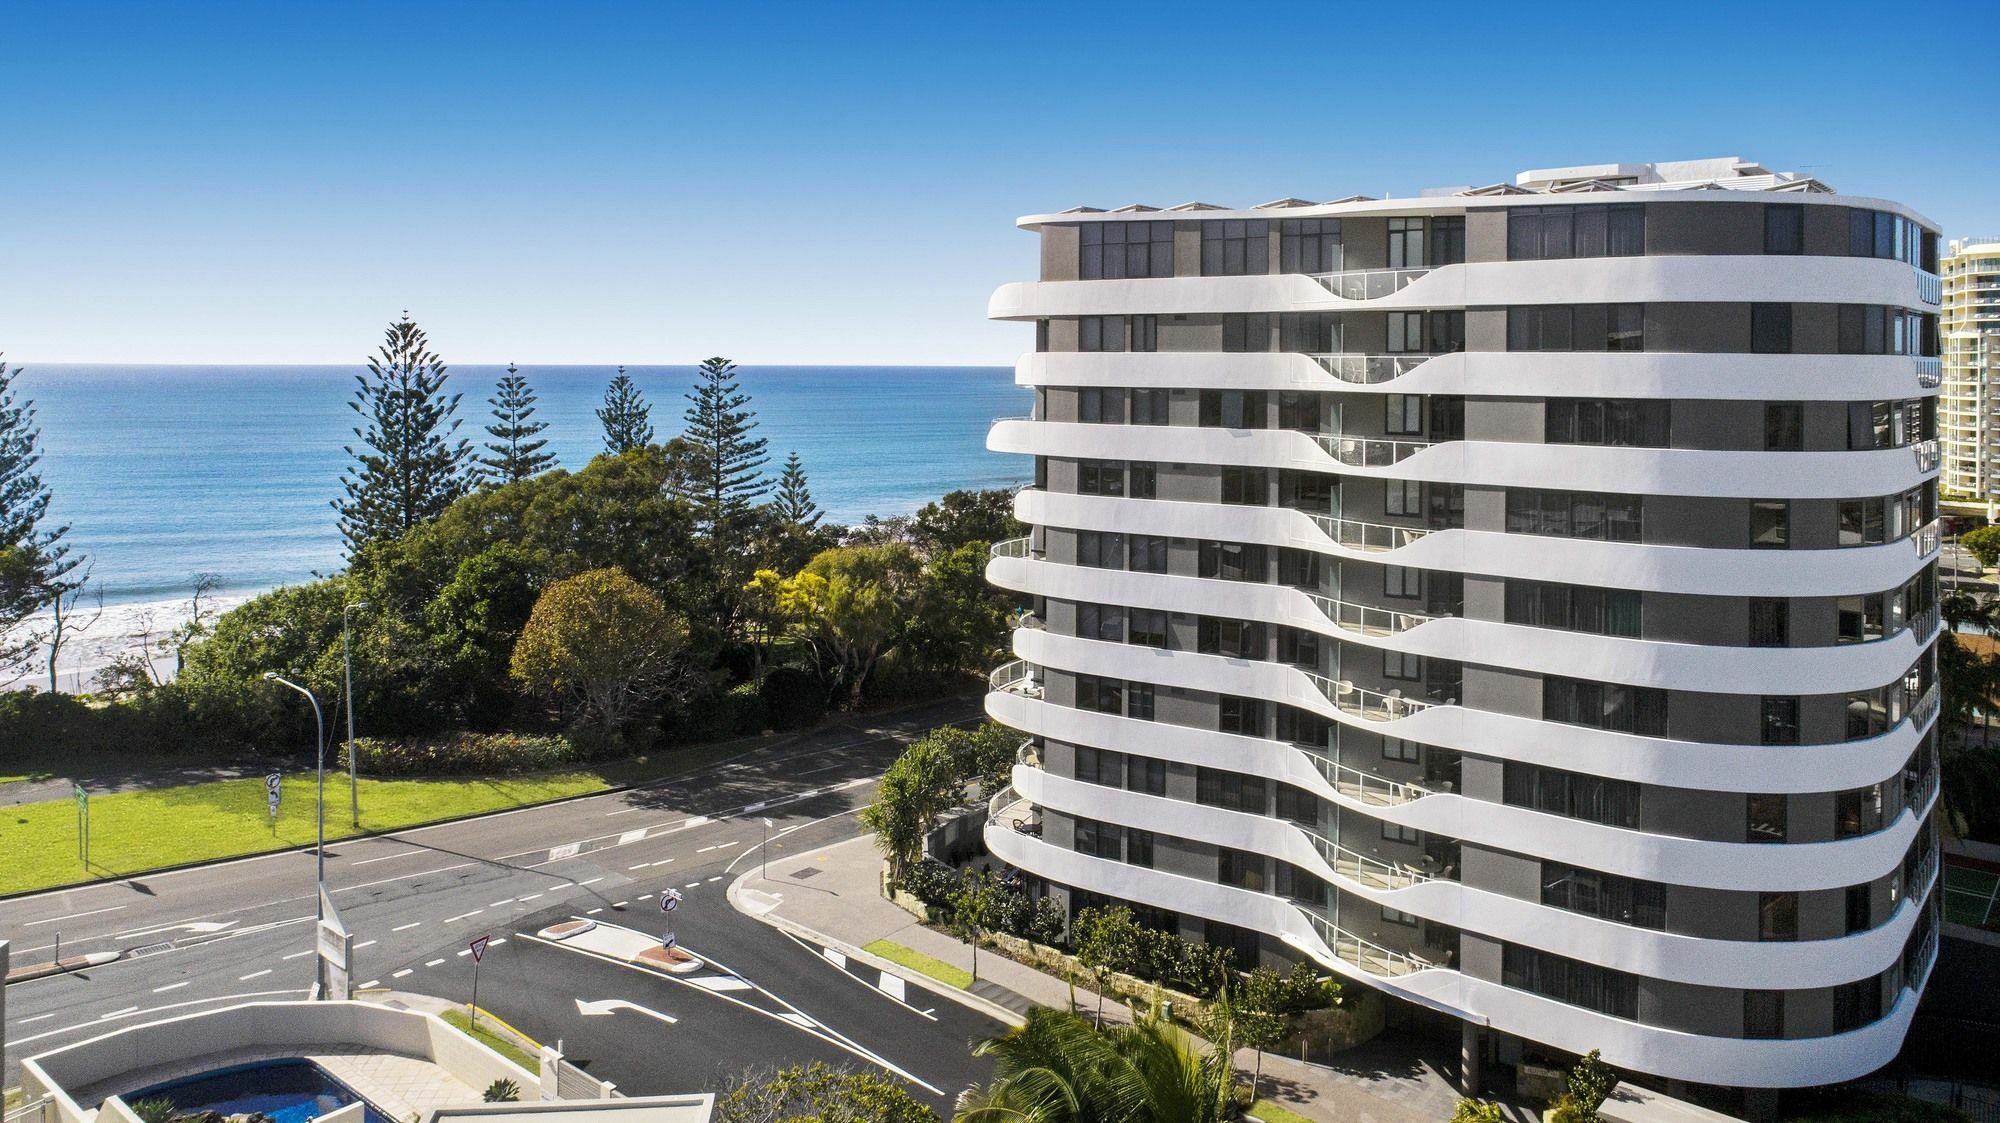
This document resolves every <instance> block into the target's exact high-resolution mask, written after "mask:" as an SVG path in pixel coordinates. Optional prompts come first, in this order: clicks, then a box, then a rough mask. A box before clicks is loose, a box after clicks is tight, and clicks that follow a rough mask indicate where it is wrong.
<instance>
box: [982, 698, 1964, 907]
mask: <svg viewBox="0 0 2000 1123" xmlns="http://www.w3.org/2000/svg"><path fill="white" fill-rule="evenodd" d="M986 713H987V715H988V716H989V717H991V718H993V720H995V721H997V722H1000V723H1001V724H1003V725H1006V726H1008V727H1009V728H1012V729H1018V730H1021V731H1022V732H1030V733H1034V734H1035V735H1037V736H1041V737H1045V738H1048V739H1050V740H1054V741H1064V742H1074V743H1078V744H1086V745H1093V746H1096V747H1098V748H1103V749H1108V750H1111V751H1114V752H1122V753H1126V754H1129V755H1133V756H1140V757H1146V758H1149V759H1156V760H1166V761H1170V762H1173V763H1176V764H1181V765H1186V766H1188V767H1195V768H1215V769H1225V770H1228V771H1233V772H1243V773H1247V774H1250V775H1253V776H1261V777H1264V778H1265V779H1267V780H1272V781H1276V782H1279V783H1286V784H1290V785H1292V786H1293V787H1296V788H1298V789H1300V790H1302V791H1307V792H1311V793H1312V794H1313V795H1315V796H1317V797H1318V798H1320V799H1322V800H1324V801H1326V802H1328V803H1331V804H1334V805H1335V806H1338V807H1340V808H1342V809H1343V810H1344V811H1345V812H1349V813H1354V814H1359V815H1362V816H1365V817H1366V819H1367V820H1378V819H1379V820H1381V821H1383V822H1388V823H1395V824H1397V825H1399V826H1403V827H1407V828H1410V829H1412V830H1419V831H1423V832H1425V833H1428V834H1431V835H1436V836H1439V837H1444V838H1456V839H1461V840H1463V841H1465V842H1470V843H1475V844H1478V845H1482V846H1487V847H1490V848H1492V849H1496V850H1503V851H1507V852H1510V853H1515V854H1522V855H1527V856H1530V857H1536V858H1549V859H1553V860H1557V861H1576V860H1577V855H1580V854H1588V855H1590V860H1589V862H1588V863H1587V864H1589V865H1590V866H1591V868H1593V869H1598V870H1601V871H1603V872H1605V873H1613V874H1618V875H1620V876H1624V877H1636V878H1642V879H1645V880H1649V881H1661V882H1675V883H1680V884H1699V885H1704V886H1706V887H1709V888H1723V889H1728V888H1742V887H1743V886H1744V885H1749V886H1751V887H1756V886H1757V885H1759V884H1762V885H1770V884H1775V883H1783V884H1787V885H1789V884H1792V883H1791V882H1790V881H1784V880H1783V879H1787V878H1792V877H1794V876H1795V875H1796V873H1797V869H1796V864H1794V865H1782V866H1771V865H1769V864H1767V863H1772V862H1779V863H1782V862H1790V861H1791V859H1783V858H1778V857H1767V855H1776V854H1777V853H1778V851H1777V850H1775V849H1773V848H1772V847H1770V846H1768V845H1764V844H1750V843H1741V842H1717V841H1711V840H1703V839H1696V838H1687V837H1683V836H1678V835H1664V834H1650V833H1647V832H1644V831H1638V830H1633V829H1629V828H1624V827H1614V826H1608V825H1605V824H1602V823H1596V822H1592V821H1590V820H1588V819H1571V818H1568V817H1566V816H1561V815H1553V814H1549V813H1547V812H1542V811H1537V810H1535V809H1533V808H1528V807H1518V806H1514V805H1511V804H1506V803H1501V802H1498V799H1497V796H1498V793H1497V792H1492V793H1487V795H1488V797H1489V798H1473V797H1471V796H1466V795H1460V794H1457V793H1455V792H1450V791H1435V790H1431V789H1426V788H1421V787H1418V786H1417V785H1414V784H1403V785H1399V786H1400V787H1401V788H1403V789H1404V792H1403V793H1402V794H1403V795H1404V796H1406V797H1408V798H1404V799H1401V800H1397V801H1388V802H1377V801H1375V800H1373V799H1364V798H1357V797H1356V796H1355V795H1353V794H1350V792H1351V789H1349V788H1348V787H1347V786H1346V785H1344V784H1342V785H1336V784H1335V783H1333V782H1330V781H1329V780H1328V779H1327V778H1326V776H1325V773H1324V772H1323V771H1322V770H1321V769H1320V762H1321V761H1324V760H1327V759H1328V758H1327V757H1326V756H1325V755H1324V750H1320V749H1315V748H1310V747H1306V746H1301V745H1295V744H1292V743H1290V742H1286V741H1274V740H1269V739H1266V738H1261V737H1251V736H1245V735H1243V734H1236V733H1223V732H1219V731H1216V730H1205V729H1195V728H1192V727H1189V726H1180V725H1171V724H1167V723H1163V722H1150V721H1144V720H1141V719H1137V718H1127V717H1122V716H1118V715H1114V714H1099V713H1095V712H1093V711H1088V710H1078V709H1073V708H1070V707H1066V706H1056V705H1053V704H1051V703H1048V702H1045V701H1027V700H1022V699H1019V698H1016V697H1014V696H1011V695H1005V694H998V693H995V694H988V695H987V696H986ZM1315 758H1317V759H1315ZM1809 765H1810V762H1809V761H1804V762H1797V761H1795V762H1794V767H1793V768H1792V769H1791V771H1789V772H1787V773H1785V774H1782V775H1778V776H1774V777H1773V776H1767V775H1766V774H1764V773H1761V772H1752V771H1750V769H1751V768H1752V767H1754V766H1753V765H1748V764H1746V766H1745V768H1744V769H1742V770H1739V778H1738V779H1737V780H1736V781H1735V782H1734V783H1733V784H1731V785H1729V786H1727V787H1719V788H1715V789H1713V790H1714V791H1717V792H1719V793H1728V792H1735V791H1740V790H1743V789H1756V790H1759V791H1783V792H1788V793H1794V794H1797V793H1823V792H1825V791H1828V790H1829V789H1838V788H1840V787H1848V786H1851V787H1861V786H1864V783H1855V784H1852V785H1848V784H1846V783H1845V781H1844V779H1841V780H1829V779H1827V778H1825V777H1824V776H1822V775H1821V774H1819V773H1815V772H1812V771H1810V770H1809ZM1355 771H1359V770H1355ZM1901 773H1902V764H1901V763H1900V762H1898V763H1895V764H1891V765H1888V766H1887V767H1886V768H1885V769H1884V770H1883V771H1880V772H1875V773H1872V774H1870V773H1863V775H1870V776H1871V778H1870V779H1868V780H1866V781H1865V783H1876V782H1885V783H1892V784H1893V783H1897V782H1899V781H1900V779H1901ZM1363 775H1367V774H1365V773H1364V774H1363ZM1368 778H1369V779H1370V780H1372V781H1373V784H1374V785H1382V784H1386V783H1387V781H1384V780H1382V779H1381V778H1380V777H1374V776H1369V777H1368ZM1936 781H1937V770H1936V769H1932V770H1931V771H1930V773H1929V775H1928V776H1927V777H1926V779H1925V781H1924V783H1923V786H1922V787H1921V788H1920V789H1919V791H1918V793H1917V794H1916V795H1915V796H1914V797H1913V802H1912V803H1911V804H1910V810H1909V811H1908V812H1907V815H1908V820H1907V821H1904V820H1901V819H1899V820H1892V821H1890V822H1889V823H1886V824H1884V825H1883V827H1882V828H1881V830H1896V831H1898V832H1901V833H1899V834H1897V835H1895V836H1893V837H1894V839H1895V841H1893V842H1890V843H1878V844H1871V845H1870V846H1869V847H1868V848H1867V852H1866V853H1860V854H1857V853H1852V852H1849V851H1840V852H1839V853H1837V854H1835V855H1833V856H1832V857H1829V856H1828V855H1827V852H1825V851H1818V852H1814V853H1815V857H1814V859H1813V860H1815V861H1822V862H1835V861H1837V862H1841V863H1848V862H1853V863H1856V865H1855V867H1854V868H1852V869H1850V868H1847V867H1846V866H1844V865H1843V866H1842V867H1841V870H1840V872H1842V873H1854V874H1855V875H1856V877H1857V878H1858V877H1859V876H1861V874H1862V873H1865V874H1867V875H1869V876H1876V877H1881V876H1887V875H1888V874H1889V873H1891V872H1892V871H1894V870H1895V868H1896V867H1897V865H1898V863H1900V861H1901V860H1902V855H1903V854H1905V853H1907V839H1908V838H1913V837H1914V836H1915V833H1916V831H1917V828H1918V827H1919V826H1920V825H1921V823H1922V821H1923V820H1924V818H1925V817H1926V815H1927V814H1928V809H1929V808H1930V807H1931V806H1932V805H1933V801H1934V800H1935V799H1936V794H1937V793H1936ZM1371 786H1372V785H1371ZM1880 833H1881V832H1880V831H1877V832H1876V834H1880ZM1857 837H1858V838H1870V837H1874V836H1873V835H1866V836H1857ZM1839 841H1841V842H1843V843H1844V842H1847V841H1850V840H1845V839H1843V840H1839ZM1791 845H1800V844H1791ZM1814 845H1818V844H1814ZM1898 845H1902V846H1903V847H1904V849H1902V850H1897V849H1896V846H1898ZM1746 847H1748V848H1749V849H1745V848H1746ZM1864 861H1865V862H1868V863H1873V864H1872V865H1868V866H1867V867H1866V868H1865V869H1862V868H1861V865H1862V863H1864ZM1857 871H1859V872H1857ZM1818 876H1820V877H1821V878H1822V879H1824V878H1825V877H1826V874H1825V873H1822V874H1820V875H1818ZM1717 878H1721V879H1723V883H1722V884H1711V882H1714V881H1715V880H1716V879H1717ZM1765 878H1775V879H1779V881H1770V880H1762V879H1765Z"/></svg>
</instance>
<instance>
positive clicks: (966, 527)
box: [910, 488, 1028, 554]
mask: <svg viewBox="0 0 2000 1123" xmlns="http://www.w3.org/2000/svg"><path fill="white" fill-rule="evenodd" d="M1026 533H1028V527H1027V524H1025V523H1023V522H1020V521H1019V520H1017V519H1015V518H1014V493H1013V492H1012V491H1011V490H1009V489H1007V488H989V489H987V490H984V491H950V492H946V493H945V494H944V496H943V497H941V498H939V499H937V500H936V501H934V502H931V503H926V504H924V506H923V507H922V509H920V510H918V511H917V514H916V517H915V518H914V519H913V520H911V523H910V536H911V538H912V539H914V540H915V542H916V545H917V548H918V549H920V550H922V551H923V552H924V553H925V554H939V553H945V552H949V551H951V550H956V549H958V548H959V547H961V546H965V545H968V544H970V543H973V542H977V543H980V548H981V549H985V548H986V547H987V546H990V545H992V544H993V543H995V542H999V541H1002V540H1004V539H1008V538H1019V537H1020V536H1021V535H1023V534H1026Z"/></svg>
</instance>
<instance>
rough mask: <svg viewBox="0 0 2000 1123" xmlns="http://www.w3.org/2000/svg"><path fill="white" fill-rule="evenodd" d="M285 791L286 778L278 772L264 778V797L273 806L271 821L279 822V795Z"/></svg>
mask: <svg viewBox="0 0 2000 1123" xmlns="http://www.w3.org/2000/svg"><path fill="white" fill-rule="evenodd" d="M284 790H285V778H284V777H283V776H280V775H278V774H277V773H276V772H273V773H271V774H270V775H269V776H266V777H264V796H265V799H266V800H267V801H268V802H269V803H270V805H271V821H272V822H273V823H275V822H277V821H278V794H279V793H280V792H282V791H284Z"/></svg>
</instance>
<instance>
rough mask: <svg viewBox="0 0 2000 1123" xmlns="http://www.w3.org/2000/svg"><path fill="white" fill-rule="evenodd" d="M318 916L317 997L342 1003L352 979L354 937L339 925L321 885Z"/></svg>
mask: <svg viewBox="0 0 2000 1123" xmlns="http://www.w3.org/2000/svg"><path fill="white" fill-rule="evenodd" d="M319 917H320V919H319V927H318V929H317V931H318V944H317V946H318V950H319V956H318V962H319V994H320V997H321V998H323V999H326V1000H328V1001H331V1002H345V1001H347V999H348V993H349V981H350V980H351V979H352V978H353V977H354V934H353V933H352V932H349V931H348V930H347V926H346V925H345V924H342V923H341V922H340V913H339V912H338V911H337V910H335V908H334V907H333V895H332V894H330V893H328V892H327V891H326V886H325V885H321V886H320V887H319Z"/></svg>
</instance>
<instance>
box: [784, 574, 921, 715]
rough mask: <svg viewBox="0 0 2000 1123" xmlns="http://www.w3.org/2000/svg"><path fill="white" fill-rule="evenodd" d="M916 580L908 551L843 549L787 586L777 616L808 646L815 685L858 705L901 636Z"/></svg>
mask: <svg viewBox="0 0 2000 1123" xmlns="http://www.w3.org/2000/svg"><path fill="white" fill-rule="evenodd" d="M920 576H921V566H920V563H919V562H918V561H917V556H916V554H914V553H912V552H911V551H910V549H909V547H907V546H841V547H837V548H835V549H831V550H827V551H824V552H822V553H821V554H819V555H818V556H817V557H815V558H813V560H812V561H810V562H807V563H806V566H805V568H804V569H801V570H800V571H799V572H798V573H796V574H794V575H793V576H792V577H791V578H789V579H788V580H786V581H785V583H784V585H783V586H782V587H781V589H780V590H779V594H778V603H779V610H780V611H781V612H782V613H783V614H784V616H785V618H786V619H787V620H788V621H789V622H790V624H791V626H792V627H793V628H794V629H795V630H796V631H797V632H798V633H799V634H800V635H801V636H802V637H803V638H804V639H805V640H806V642H807V644H808V645H809V647H810V650H811V653H812V658H813V662H814V665H815V667H816V668H817V669H818V671H819V673H820V679H821V681H822V682H825V683H827V684H828V685H829V687H830V688H831V689H833V690H835V691H838V692H840V693H842V694H844V695H845V696H846V697H847V699H848V700H849V701H850V702H852V701H858V700H859V699H860V697H861V691H862V689H863V688H864V687H865V686H866V685H867V683H868V676H869V674H870V673H871V672H872V671H874V669H875V665H876V664H877V663H878V662H880V661H881V658H882V656H883V655H884V654H886V653H887V652H888V651H889V649H890V647H892V646H893V645H894V644H895V643H896V642H897V641H898V640H899V639H900V638H901V637H902V634H903V631H904V629H905V627H906V626H907V623H908V620H909V615H910V609H911V608H912V606H913V605H914V604H915V600H916V590H917V584H918V579H919V577H920Z"/></svg>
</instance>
